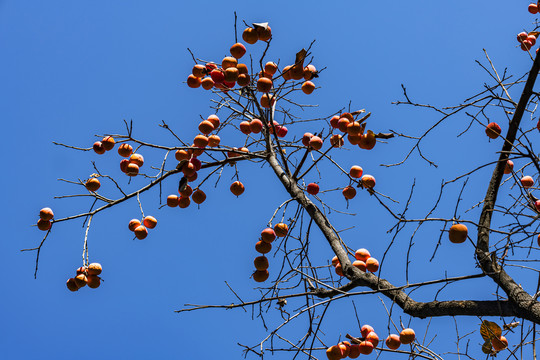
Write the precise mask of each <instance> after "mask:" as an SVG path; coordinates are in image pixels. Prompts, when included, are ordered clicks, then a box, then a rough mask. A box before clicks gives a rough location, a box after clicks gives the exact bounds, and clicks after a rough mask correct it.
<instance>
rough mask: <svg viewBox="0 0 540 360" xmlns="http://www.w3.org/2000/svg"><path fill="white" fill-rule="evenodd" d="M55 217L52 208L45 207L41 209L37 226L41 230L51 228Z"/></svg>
mask: <svg viewBox="0 0 540 360" xmlns="http://www.w3.org/2000/svg"><path fill="white" fill-rule="evenodd" d="M53 218H54V213H53V211H52V210H51V208H48V207H46V208H43V209H41V210H39V220H38V222H37V227H38V229H39V230H43V231H47V230H49V229H50V228H51V226H52V222H51V220H52V219H53Z"/></svg>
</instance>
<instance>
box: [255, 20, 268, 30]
mask: <svg viewBox="0 0 540 360" xmlns="http://www.w3.org/2000/svg"><path fill="white" fill-rule="evenodd" d="M252 25H253V27H254V28H255V29H257V28H258V27H260V28H263V29H264V30H266V29H268V23H267V22H264V23H253V24H252Z"/></svg>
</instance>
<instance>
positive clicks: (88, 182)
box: [84, 178, 101, 191]
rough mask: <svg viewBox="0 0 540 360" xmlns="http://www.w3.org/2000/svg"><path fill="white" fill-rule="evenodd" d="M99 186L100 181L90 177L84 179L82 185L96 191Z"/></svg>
mask: <svg viewBox="0 0 540 360" xmlns="http://www.w3.org/2000/svg"><path fill="white" fill-rule="evenodd" d="M100 186H101V183H100V182H99V180H98V179H96V178H90V179H88V180H86V183H84V187H85V188H86V189H87V190H88V191H97V190H98V189H99V187H100Z"/></svg>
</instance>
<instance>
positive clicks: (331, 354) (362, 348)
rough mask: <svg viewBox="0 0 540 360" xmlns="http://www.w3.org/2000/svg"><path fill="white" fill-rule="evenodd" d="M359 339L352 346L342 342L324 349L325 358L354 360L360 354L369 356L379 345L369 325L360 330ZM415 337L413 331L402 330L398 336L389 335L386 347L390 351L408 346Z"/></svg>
mask: <svg viewBox="0 0 540 360" xmlns="http://www.w3.org/2000/svg"><path fill="white" fill-rule="evenodd" d="M360 333H361V335H362V336H361V337H360V338H354V339H353V340H352V341H354V342H355V343H354V344H351V343H350V342H348V341H342V342H340V343H339V344H337V345H333V346H330V347H329V348H328V349H326V356H327V357H328V359H329V360H338V359H345V358H347V357H349V358H351V359H356V358H357V357H358V356H360V354H363V355H369V354H371V353H372V352H373V349H375V348H376V347H377V345H379V336H378V335H377V334H376V333H375V331H374V329H373V327H372V326H370V325H364V326H362V328H361V329H360ZM415 337H416V335H415V333H414V330H413V329H410V328H407V329H403V330H402V331H401V333H400V334H399V335H396V334H391V335H389V336H388V337H387V338H386V341H385V343H386V346H387V347H388V348H389V349H391V350H397V349H398V348H399V346H400V345H401V344H410V343H412V342H413V341H414V339H415Z"/></svg>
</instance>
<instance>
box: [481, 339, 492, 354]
mask: <svg viewBox="0 0 540 360" xmlns="http://www.w3.org/2000/svg"><path fill="white" fill-rule="evenodd" d="M482 352H483V353H484V354H491V353H492V352H493V348H492V347H491V340H486V342H485V343H484V345H482Z"/></svg>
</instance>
